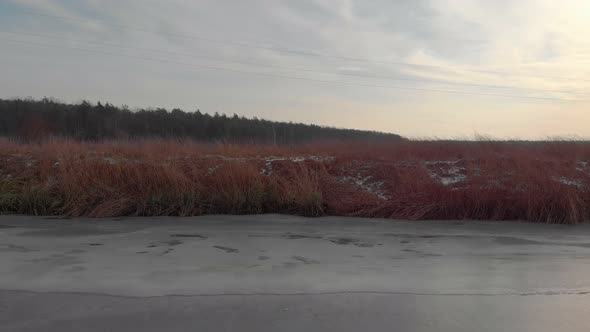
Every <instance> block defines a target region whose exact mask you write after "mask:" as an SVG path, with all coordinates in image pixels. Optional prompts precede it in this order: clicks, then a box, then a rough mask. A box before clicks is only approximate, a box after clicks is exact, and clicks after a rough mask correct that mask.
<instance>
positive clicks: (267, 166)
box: [253, 156, 334, 176]
mask: <svg viewBox="0 0 590 332" xmlns="http://www.w3.org/2000/svg"><path fill="white" fill-rule="evenodd" d="M253 159H256V158H253ZM258 159H261V160H264V168H263V169H261V170H260V174H262V175H267V176H268V175H271V174H272V163H273V162H275V161H290V162H293V163H300V162H304V161H306V160H312V161H318V162H324V161H332V160H334V157H331V156H297V157H275V156H268V157H262V158H258Z"/></svg>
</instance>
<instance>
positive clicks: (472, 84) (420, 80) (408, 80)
mask: <svg viewBox="0 0 590 332" xmlns="http://www.w3.org/2000/svg"><path fill="white" fill-rule="evenodd" d="M0 32H1V33H7V34H13V35H19V36H32V37H42V38H48V39H53V40H58V41H61V42H79V43H86V44H89V45H100V46H108V47H116V48H123V49H130V50H143V51H149V52H158V53H165V54H172V55H182V56H189V57H193V58H199V59H205V60H211V61H216V62H226V63H233V64H240V65H254V66H261V67H270V68H277V69H283V70H290V71H298V72H310V73H318V74H326V75H340V76H352V77H362V78H376V79H388V80H394V81H407V82H419V83H436V84H443V85H460V86H470V87H478V88H493V89H515V90H523V91H531V92H550V93H568V94H571V93H575V92H573V91H566V90H552V89H536V88H527V87H516V86H506V85H493V84H478V83H465V82H449V81H443V80H433V79H423V78H406V77H393V76H383V75H367V74H357V73H341V72H326V71H322V70H315V69H307V68H301V67H288V66H280V65H274V64H267V63H260V62H254V61H236V60H226V59H219V58H217V57H212V56H205V55H201V54H195V53H185V52H175V51H168V50H161V49H154V48H145V47H132V46H127V45H120V44H113V43H104V42H96V41H92V42H89V41H86V40H80V39H63V38H60V37H57V36H51V35H45V34H37V33H25V32H13V31H0Z"/></svg>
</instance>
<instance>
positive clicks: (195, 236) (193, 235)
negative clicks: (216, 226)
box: [170, 234, 207, 240]
mask: <svg viewBox="0 0 590 332" xmlns="http://www.w3.org/2000/svg"><path fill="white" fill-rule="evenodd" d="M170 236H171V237H194V238H199V239H202V240H206V239H207V237H206V236H205V235H201V234H171V235H170Z"/></svg>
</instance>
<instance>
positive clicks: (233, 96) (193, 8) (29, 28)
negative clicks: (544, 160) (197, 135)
mask: <svg viewBox="0 0 590 332" xmlns="http://www.w3.org/2000/svg"><path fill="white" fill-rule="evenodd" d="M9 3H10V6H9V7H7V5H0V9H2V8H1V7H4V8H6V10H3V11H4V14H5V15H6V13H7V12H10V13H11V14H10V15H11V16H12V19H11V20H2V21H0V31H13V32H17V33H18V32H26V33H36V34H47V35H52V36H55V37H57V38H56V39H51V40H48V39H46V38H42V37H31V36H28V37H27V36H23V35H17V36H15V35H7V34H4V33H0V37H6V38H8V37H10V38H12V39H15V38H16V39H19V40H25V41H33V42H41V43H47V44H51V45H53V46H55V48H45V49H43V48H38V47H35V46H32V45H29V46H26V45H18V44H16V43H12V44H10V45H11V47H10V48H9V49H7V51H6V52H4V51H3V52H2V54H0V70H3V72H5V73H7V74H8V75H9V76H6V77H7V79H6V80H2V82H0V89H1V90H2V91H4V92H3V93H4V94H5V95H3V97H9V96H16V95H21V96H27V95H36V96H37V97H41V96H43V95H48V94H49V95H54V96H56V97H59V98H63V99H66V100H78V99H80V98H88V99H92V100H98V99H101V100H110V101H112V102H115V103H121V104H123V103H125V104H129V105H137V106H167V107H184V108H187V109H194V108H196V107H200V108H201V109H202V110H204V111H211V112H215V111H220V112H226V113H234V112H235V113H238V114H245V115H250V116H252V115H258V116H266V117H272V118H274V119H284V120H293V121H303V122H321V123H323V124H334V125H338V126H352V127H355V126H359V123H361V124H362V127H363V128H367V129H369V128H376V129H380V130H388V131H393V132H397V131H404V134H407V135H411V134H412V133H415V134H416V135H418V136H420V135H423V134H424V133H429V132H432V131H437V130H438V131H440V132H441V133H443V134H441V135H451V136H452V135H453V133H457V134H461V135H462V134H465V133H471V132H473V130H476V131H480V132H484V130H478V129H485V132H486V133H489V134H497V133H500V134H501V135H508V136H518V134H519V133H518V131H519V130H521V132H526V135H527V136H530V135H533V134H534V133H535V130H537V131H538V135H540V136H545V134H546V133H547V135H549V134H550V135H563V134H570V133H571V134H578V135H581V136H585V135H586V136H589V135H590V132H588V129H584V128H581V127H579V126H578V123H579V122H580V121H582V120H590V118H588V116H587V115H584V114H587V113H583V112H580V110H581V109H583V108H584V107H587V106H588V103H563V102H555V103H553V102H542V101H533V100H513V99H502V98H489V97H475V96H470V97H468V96H463V95H452V94H450V95H444V94H440V93H434V92H431V93H429V92H426V91H423V92H411V91H404V90H399V89H387V88H371V87H359V86H347V85H338V84H326V83H321V82H313V81H305V80H292V79H288V78H280V77H276V76H257V75H253V74H252V75H248V74H244V73H231V72H224V71H216V70H211V69H204V68H199V67H192V66H187V65H179V64H178V63H191V64H194V65H196V66H210V67H211V66H216V67H223V68H228V69H236V70H241V71H249V72H254V73H260V74H271V75H278V76H286V77H289V76H292V77H299V78H307V79H310V80H320V81H325V80H327V81H333V82H342V83H358V84H365V85H369V86H374V85H378V86H399V87H410V88H422V89H435V90H436V89H438V90H440V89H445V90H460V91H472V92H481V93H496V94H511V95H531V96H543V97H549V98H561V99H566V98H567V99H572V98H578V99H590V98H589V95H590V92H589V91H588V89H587V88H586V86H587V84H588V82H587V81H583V80H567V79H557V78H556V77H573V78H579V79H587V78H588V77H589V76H588V74H590V60H589V59H590V57H588V55H590V43H588V42H587V41H586V39H585V36H586V35H587V33H588V32H590V31H588V30H589V28H590V23H588V22H589V21H590V20H589V18H590V4H588V2H587V1H584V0H572V1H568V2H566V3H563V2H555V1H552V0H522V1H512V0H498V1H475V0H445V1H439V0H407V1H390V0H374V1H363V0H294V1H289V0H281V1H277V0H249V1H239V2H235V1H219V0H196V1H182V0H171V1H166V2H162V1H156V0H141V1H140V0H136V1H116V0H101V1H98V0H78V1H74V0H45V1H43V0H10V2H9ZM19 10H20V11H19ZM23 10H24V11H25V12H26V11H34V12H41V13H45V14H47V15H53V16H63V17H70V18H73V19H74V20H56V19H53V18H51V17H43V16H31V15H27V14H26V13H24V12H23ZM80 41H82V42H80ZM84 41H86V42H85V43H84ZM93 42H94V43H96V42H100V43H103V45H97V44H93ZM105 43H106V44H116V45H121V46H125V47H126V48H116V47H109V46H107V45H104V44H105ZM67 47H79V48H86V49H90V50H91V51H97V52H98V51H100V52H107V53H116V54H122V55H127V56H135V57H144V58H145V57H148V58H154V59H158V60H159V61H144V60H141V59H138V58H126V57H125V56H113V55H105V54H99V53H96V54H95V53H92V52H80V51H75V50H71V49H68V48H67ZM149 49H157V50H159V52H152V51H149ZM164 52H169V53H164ZM182 54H185V55H182ZM191 54H194V55H195V56H190V55H191ZM314 54H315V55H314ZM318 54H319V56H318ZM199 56H201V57H199ZM203 56H204V57H208V58H217V59H219V60H220V61H212V60H210V59H209V60H207V59H204V58H202V57H203ZM354 59H356V60H354ZM222 60H226V61H222ZM227 60H230V61H233V62H227ZM236 61H237V62H248V63H260V64H263V65H262V66H253V65H244V64H238V63H236ZM404 63H414V64H420V65H421V66H408V65H403V64H404ZM299 69H309V70H312V71H302V70H299ZM338 73H346V74H353V75H356V76H351V75H337V74H338ZM419 80H424V81H422V82H420V81H419ZM432 81H437V82H439V83H435V82H432ZM453 83H474V84H479V85H488V87H481V86H479V87H478V86H469V85H455V84H453ZM491 85H498V86H500V85H501V86H513V87H520V88H528V89H544V90H565V91H573V93H563V92H535V91H529V90H523V89H499V88H492V87H489V86H491ZM355 109H357V110H358V112H359V116H362V117H363V121H355V120H353V119H352V117H351V116H350V114H351V113H350V112H352V110H355ZM535 109H539V110H542V111H543V112H545V113H547V112H549V113H550V112H551V110H553V111H554V112H555V113H562V114H570V115H571V116H565V117H564V119H568V121H574V122H576V123H569V125H568V124H564V125H559V126H558V125H557V124H556V125H555V128H550V127H548V126H547V125H546V124H547V122H543V124H542V125H541V119H536V118H535V117H534V116H533V115H532V114H533V113H532V112H533V110H535ZM339 110H347V111H341V112H347V113H346V114H348V115H347V116H346V117H338V116H337V114H338V112H339ZM360 112H363V115H360ZM506 112H508V113H506ZM510 112H512V113H513V115H512V116H508V117H507V118H505V119H504V120H501V121H496V117H497V115H498V114H501V115H502V116H504V117H506V116H507V114H510ZM545 113H544V114H545ZM549 113H547V114H549ZM388 114H391V115H388ZM461 114H463V115H462V116H460V115H461ZM528 116H530V117H531V118H530V119H528V120H529V121H525V119H527V117H528ZM576 117H581V118H580V119H577V118H576ZM544 118H547V117H544ZM582 118H583V119H582ZM330 119H332V121H330ZM371 119H374V120H371ZM387 119H390V120H389V121H387ZM398 119H403V121H398ZM449 119H456V120H454V122H455V123H457V125H456V128H453V125H452V123H453V121H451V122H450V123H449V121H450V120H449ZM463 119H469V120H465V121H464V120H463ZM492 120H493V121H492ZM502 121H503V123H505V125H502ZM510 121H515V122H514V123H519V124H522V126H525V127H526V126H529V127H530V128H529V127H527V128H526V129H519V128H517V127H515V126H513V125H510ZM441 123H446V125H445V127H444V128H442V127H440V124H441ZM436 124H439V125H436ZM506 128H511V129H510V130H509V131H507V130H506ZM570 128H571V132H568V130H570ZM437 136H439V135H437Z"/></svg>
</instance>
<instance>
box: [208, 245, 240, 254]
mask: <svg viewBox="0 0 590 332" xmlns="http://www.w3.org/2000/svg"><path fill="white" fill-rule="evenodd" d="M213 248H217V249H219V250H223V251H225V252H226V253H228V254H232V253H236V252H239V250H238V249H234V248H230V247H224V246H213Z"/></svg>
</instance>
